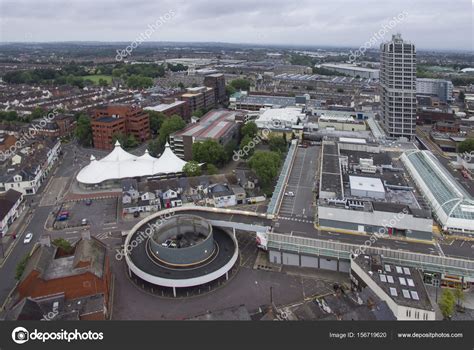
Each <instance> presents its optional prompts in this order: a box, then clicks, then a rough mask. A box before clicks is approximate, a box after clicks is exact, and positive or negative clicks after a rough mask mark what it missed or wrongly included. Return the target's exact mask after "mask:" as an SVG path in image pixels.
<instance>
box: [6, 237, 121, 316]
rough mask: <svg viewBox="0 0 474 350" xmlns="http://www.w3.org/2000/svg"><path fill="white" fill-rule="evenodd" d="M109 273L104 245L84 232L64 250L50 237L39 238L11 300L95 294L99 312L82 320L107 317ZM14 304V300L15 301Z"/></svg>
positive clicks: (68, 299) (69, 298)
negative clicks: (98, 303)
mask: <svg viewBox="0 0 474 350" xmlns="http://www.w3.org/2000/svg"><path fill="white" fill-rule="evenodd" d="M111 283H112V273H111V270H110V264H109V258H108V256H107V248H106V246H105V245H104V244H103V243H102V242H100V241H99V240H98V239H96V238H93V237H91V236H90V233H89V232H87V231H85V232H84V233H83V234H82V238H81V239H80V240H79V241H78V242H77V243H75V244H74V245H73V250H72V252H66V251H64V250H63V249H61V248H58V247H56V246H55V245H54V244H52V243H51V239H50V237H49V236H45V237H42V239H41V244H40V245H37V246H35V248H34V249H33V252H32V253H31V255H30V257H29V259H28V262H27V264H26V267H25V270H24V272H23V274H22V276H21V278H20V280H19V282H18V285H17V287H16V289H15V294H14V299H15V300H16V302H20V301H21V300H23V299H25V298H34V299H37V298H45V297H50V296H53V295H62V296H63V298H64V300H66V301H71V302H72V301H73V300H77V299H80V298H87V297H89V298H91V297H96V298H98V299H99V300H100V306H101V307H100V308H99V310H98V311H96V312H94V313H91V314H88V315H84V316H85V317H84V318H83V319H88V320H100V319H105V318H107V315H108V313H109V310H110V308H109V302H110V301H111ZM15 304H16V303H15Z"/></svg>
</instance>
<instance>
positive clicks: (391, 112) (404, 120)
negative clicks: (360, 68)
mask: <svg viewBox="0 0 474 350" xmlns="http://www.w3.org/2000/svg"><path fill="white" fill-rule="evenodd" d="M380 51H381V71H380V85H381V90H382V91H381V97H382V98H381V103H382V119H383V124H384V127H385V130H386V131H387V134H388V135H389V136H391V137H406V138H409V139H412V138H413V137H414V136H415V131H416V50H415V45H413V44H411V43H408V42H406V41H404V40H403V39H402V37H401V35H400V34H396V35H393V36H392V41H390V42H387V43H383V44H382V45H381V46H380Z"/></svg>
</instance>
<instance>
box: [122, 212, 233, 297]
mask: <svg viewBox="0 0 474 350" xmlns="http://www.w3.org/2000/svg"><path fill="white" fill-rule="evenodd" d="M124 251H125V260H126V263H127V266H128V269H129V275H130V277H133V278H132V279H133V280H135V281H137V282H143V283H142V284H143V285H145V284H146V285H147V286H156V287H158V288H157V289H159V288H162V287H166V288H171V289H172V291H173V295H174V296H176V294H177V289H189V288H192V287H199V286H208V285H210V284H212V282H213V281H216V280H219V281H225V280H227V279H228V277H229V272H231V271H233V270H235V269H234V267H235V265H236V262H237V260H238V255H239V253H238V244H237V240H236V238H235V237H234V235H232V234H230V233H228V232H226V231H224V230H223V229H221V228H219V227H215V226H212V225H211V223H210V222H209V221H208V220H205V219H203V218H201V217H199V216H195V215H172V216H171V217H167V218H166V217H165V218H164V217H163V214H161V213H157V214H155V215H152V216H150V217H148V218H146V219H144V220H142V221H141V222H139V223H138V224H137V225H135V227H134V228H133V229H132V230H131V231H130V233H129V234H128V236H127V238H126V240H125V246H124ZM219 283H220V282H219ZM151 289H153V288H151Z"/></svg>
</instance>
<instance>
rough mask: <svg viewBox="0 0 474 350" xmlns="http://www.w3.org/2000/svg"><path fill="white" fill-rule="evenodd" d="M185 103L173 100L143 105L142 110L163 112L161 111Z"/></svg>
mask: <svg viewBox="0 0 474 350" xmlns="http://www.w3.org/2000/svg"><path fill="white" fill-rule="evenodd" d="M185 103H186V101H174V102H173V103H161V104H159V105H156V106H148V107H145V108H144V110H146V111H155V112H163V111H166V110H168V109H170V108H174V107H176V106H179V105H183V104H185Z"/></svg>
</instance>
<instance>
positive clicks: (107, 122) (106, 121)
mask: <svg viewBox="0 0 474 350" xmlns="http://www.w3.org/2000/svg"><path fill="white" fill-rule="evenodd" d="M91 124H92V138H93V142H94V147H95V148H98V149H104V150H112V149H113V148H114V137H115V136H116V135H119V134H121V135H124V136H133V137H134V138H135V140H137V141H138V142H144V141H146V140H148V139H150V118H149V117H148V114H146V113H145V112H144V111H143V109H141V108H139V107H136V106H133V105H132V106H127V105H108V106H106V107H102V108H99V109H96V110H95V111H94V115H93V117H92V123H91Z"/></svg>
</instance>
